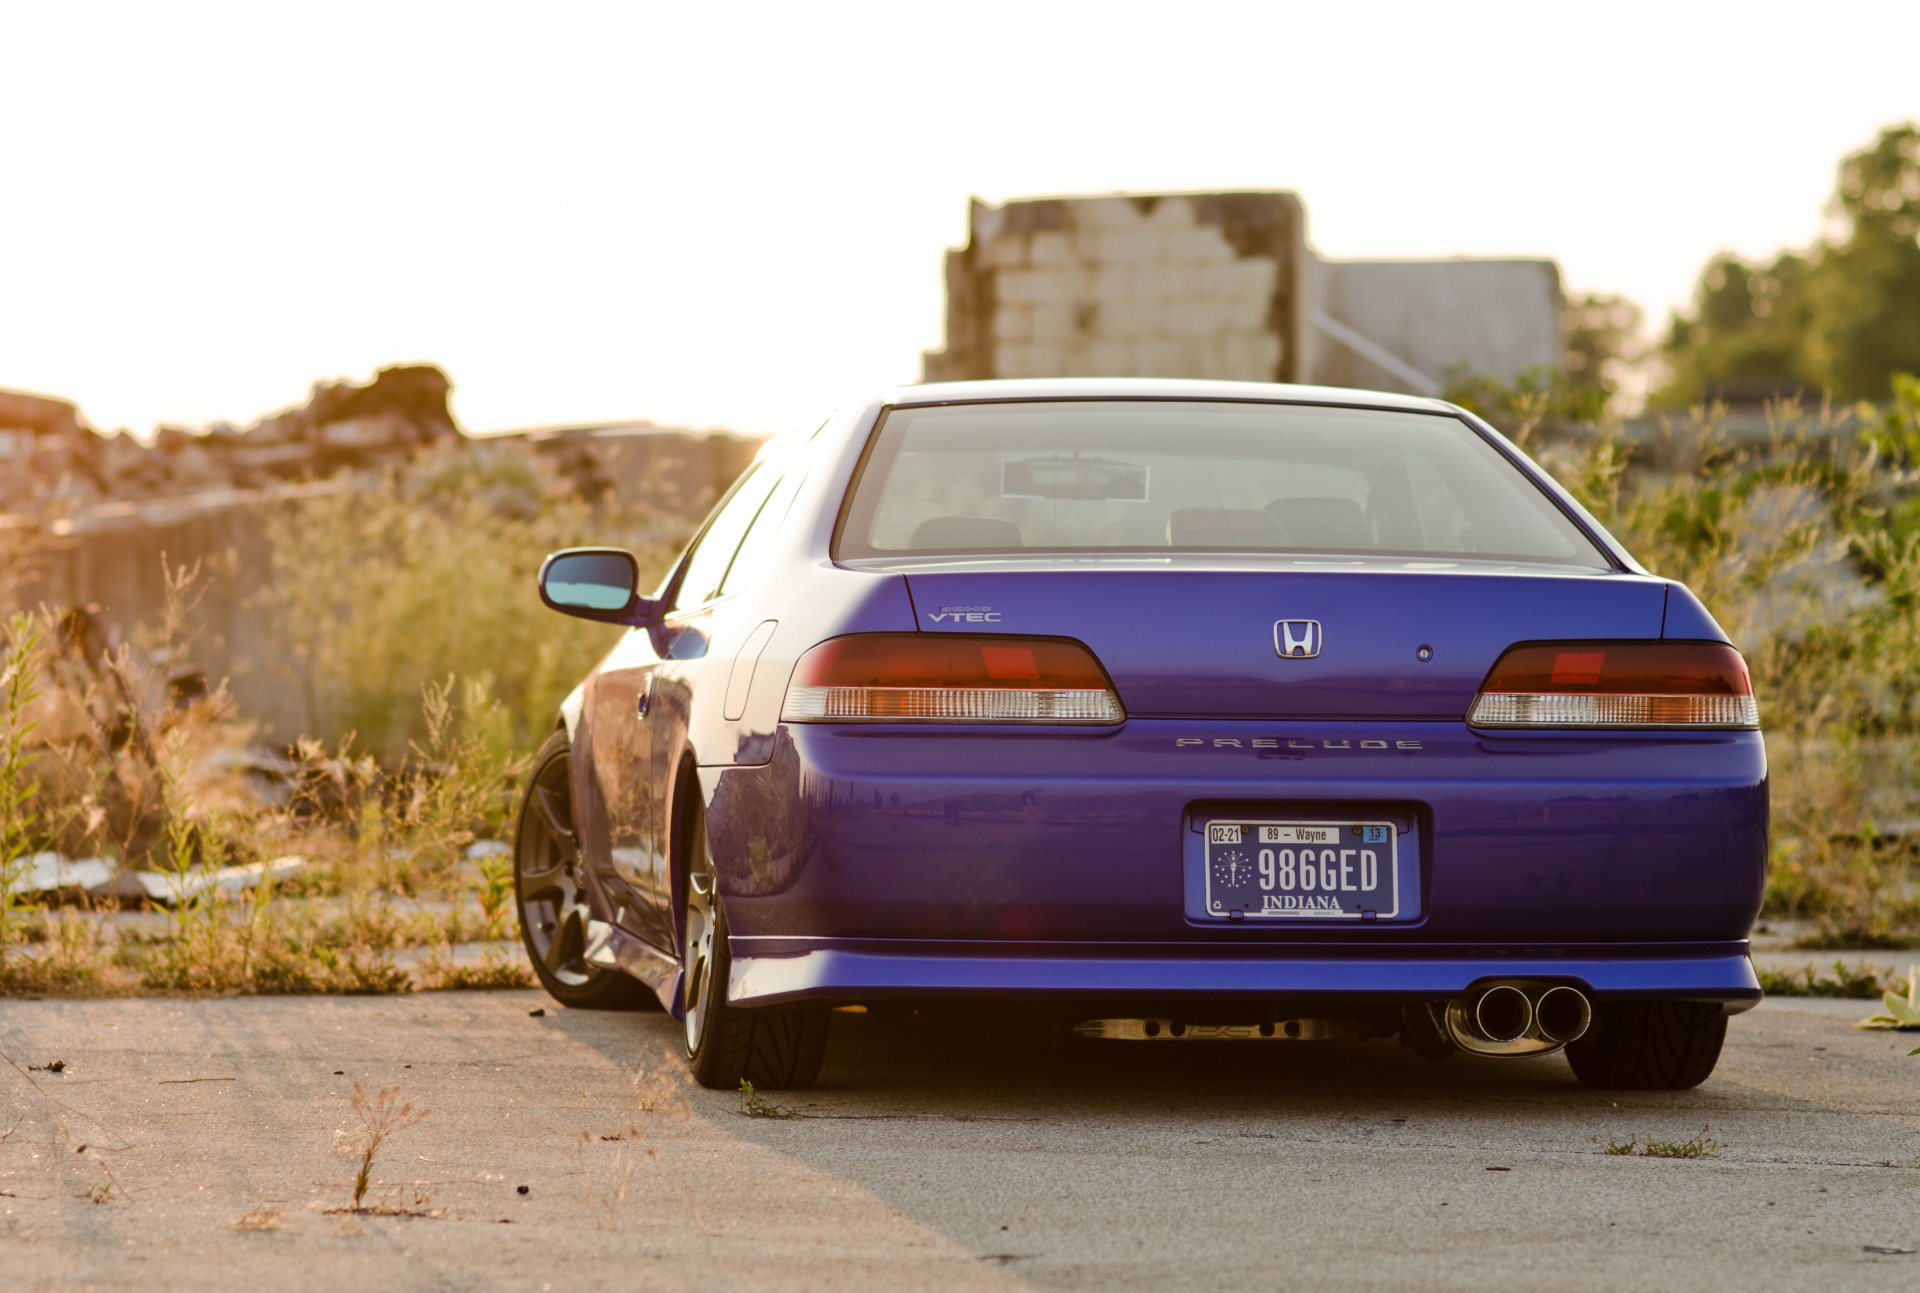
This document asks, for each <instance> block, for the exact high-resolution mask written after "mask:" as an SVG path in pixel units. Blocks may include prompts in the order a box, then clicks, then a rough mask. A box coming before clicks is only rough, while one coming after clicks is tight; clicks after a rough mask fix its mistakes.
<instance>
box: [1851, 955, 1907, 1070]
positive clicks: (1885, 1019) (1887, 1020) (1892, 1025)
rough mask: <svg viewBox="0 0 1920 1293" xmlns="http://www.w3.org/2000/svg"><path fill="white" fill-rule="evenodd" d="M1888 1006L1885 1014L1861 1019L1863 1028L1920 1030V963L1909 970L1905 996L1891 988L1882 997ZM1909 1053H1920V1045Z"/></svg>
mask: <svg viewBox="0 0 1920 1293" xmlns="http://www.w3.org/2000/svg"><path fill="white" fill-rule="evenodd" d="M1880 1002H1881V1004H1882V1005H1884V1006H1885V1007H1886V1011H1885V1013H1883V1014H1878V1015H1872V1016H1869V1017H1868V1018H1866V1019H1863V1020H1861V1021H1860V1027H1862V1028H1885V1029H1890V1030H1893V1031H1896V1032H1903V1033H1904V1032H1920V965H1916V966H1913V967H1911V968H1910V969H1908V971H1907V991H1906V995H1905V996H1901V995H1900V994H1899V993H1897V992H1894V991H1892V990H1891V989H1889V990H1888V991H1887V993H1886V995H1885V996H1883V997H1881V998H1880ZM1907 1054H1909V1055H1920V1046H1916V1047H1914V1048H1913V1049H1912V1050H1910V1051H1908V1052H1907Z"/></svg>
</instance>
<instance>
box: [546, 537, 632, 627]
mask: <svg viewBox="0 0 1920 1293" xmlns="http://www.w3.org/2000/svg"><path fill="white" fill-rule="evenodd" d="M639 578H640V563H639V562H637V561H635V560H634V559H633V554H632V553H631V552H628V551H626V550H625V549H623V548H563V549H561V550H560V551H559V552H556V553H553V554H552V555H551V556H549V557H548V558H547V559H546V560H545V561H544V562H542V563H541V565H540V600H541V601H542V602H545V603H546V604H547V606H549V607H550V608H552V609H553V610H556V611H559V612H560V613H561V614H562V615H574V616H578V617H579V618H580V619H583V620H599V621H601V622H602V623H605V624H625V625H628V626H629V627H635V626H638V625H642V624H646V623H648V622H649V621H650V620H651V619H652V616H653V611H654V604H653V603H652V602H650V601H648V600H647V599H646V598H644V597H641V596H640V595H639V594H638V593H637V592H636V591H635V590H634V585H635V584H636V583H637V582H638V581H639Z"/></svg>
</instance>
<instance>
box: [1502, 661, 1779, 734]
mask: <svg viewBox="0 0 1920 1293" xmlns="http://www.w3.org/2000/svg"><path fill="white" fill-rule="evenodd" d="M1467 722H1469V723H1471V724H1473V725H1474V726H1476V727H1758V726H1760V706H1759V704H1758V703H1757V702H1755V700H1754V698H1753V682H1752V680H1751V679H1749V678H1748V677H1747V662H1746V661H1744V660H1742V659H1741V658H1740V653H1739V652H1738V651H1735V650H1734V649H1733V648H1732V647H1730V646H1727V645H1726V644H1725V643H1722V642H1593V643H1573V642H1567V643H1554V644H1547V645H1534V646H1517V647H1512V648H1510V649H1509V650H1508V651H1507V653H1506V654H1505V655H1503V656H1501V657H1500V659H1499V661H1498V662H1497V663H1496V664H1495V665H1494V666H1493V672H1491V673H1489V674H1488V675H1487V680H1486V681H1485V682H1483V683H1481V684H1480V694H1479V695H1478V696H1476V697H1474V700H1473V708H1472V709H1471V710H1469V711H1468V713H1467Z"/></svg>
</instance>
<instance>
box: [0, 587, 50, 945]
mask: <svg viewBox="0 0 1920 1293" xmlns="http://www.w3.org/2000/svg"><path fill="white" fill-rule="evenodd" d="M0 635H4V636H3V637H0V963H3V962H4V961H5V958H6V955H7V949H8V948H9V947H11V946H12V945H13V944H14V943H16V942H19V941H20V938H21V933H22V931H21V924H22V922H23V919H24V917H25V915H26V912H27V910H28V908H27V904H26V903H25V902H23V901H22V900H21V899H20V898H19V897H18V896H17V895H16V894H15V893H14V889H13V885H14V881H15V880H16V879H17V878H18V873H19V872H20V871H21V870H22V869H23V865H24V860H25V859H24V855H25V854H27V853H29V852H30V851H31V847H32V845H33V844H34V843H36V842H37V841H36V840H35V838H34V837H35V835H36V833H37V824H36V818H35V811H34V810H35V804H34V799H35V797H36V793H37V791H38V786H37V785H35V783H34V782H33V781H32V780H31V779H30V776H29V774H30V770H31V769H32V766H33V762H34V759H35V757H36V755H35V751H33V750H32V749H30V748H29V747H28V745H27V738H28V737H30V736H32V735H33V732H34V729H35V728H36V727H37V726H38V722H37V720H35V719H34V718H33V717H32V716H31V714H30V712H29V711H30V710H31V709H32V707H33V703H34V702H35V701H36V700H38V699H39V697H40V665H41V654H42V653H41V637H42V634H41V626H40V621H39V620H38V619H36V618H35V617H33V616H31V615H24V614H16V615H12V616H9V617H8V618H7V621H6V623H5V625H4V626H0Z"/></svg>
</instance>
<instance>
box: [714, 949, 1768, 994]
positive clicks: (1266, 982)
mask: <svg viewBox="0 0 1920 1293" xmlns="http://www.w3.org/2000/svg"><path fill="white" fill-rule="evenodd" d="M760 941H762V940H753V939H738V938H736V939H735V940H734V942H733V967H732V976H731V978H730V980H729V984H728V995H729V997H730V998H731V999H732V1000H734V1001H736V1002H739V1003H741V1004H743V1005H745V1004H753V1005H772V1004H775V1003H777V1002H781V1001H801V1000H808V999H815V1000H833V999H838V1000H864V999H870V998H882V999H884V998H888V997H892V998H901V997H950V998H966V997H975V998H983V999H987V998H991V999H1000V1000H1005V999H1010V998H1024V999H1028V1000H1034V1001H1044V1000H1047V999H1049V998H1086V997H1114V998H1128V997H1160V998H1164V997H1191V998H1193V999H1195V1000H1196V1001H1197V1000H1202V999H1205V998H1208V997H1221V998H1233V997H1249V996H1272V997H1302V998H1313V999H1317V1000H1336V1001H1344V1002H1351V1003H1355V1004H1359V1003H1365V1002H1390V1001H1404V1000H1414V999H1423V998H1437V997H1452V996H1458V995H1460V994H1461V993H1463V992H1465V991H1466V990H1467V989H1468V988H1469V987H1470V986H1471V985H1472V984H1474V983H1475V982H1477V981H1479V980H1481V979H1489V978H1501V979H1535V978H1537V979H1547V980H1553V981H1556V982H1564V983H1573V984H1576V985H1578V986H1580V987H1583V988H1585V989H1586V990H1587V991H1588V992H1589V993H1590V994H1591V995H1592V996H1593V997H1594V998H1595V999H1596V1000H1598V1001H1601V1002H1606V1001H1631V1000H1646V999H1653V998H1662V999H1679V1000H1692V1001H1717V1002H1719V1003H1721V1004H1722V1005H1723V1006H1724V1007H1725V1008H1726V1009H1727V1010H1728V1011H1729V1012H1730V1013H1731V1012H1735V1011H1741V1010H1747V1009H1750V1008H1751V1007H1753V1006H1755V1005H1757V1004H1759V1001H1760V998H1761V991H1760V981H1759V979H1758V978H1757V977H1756V976H1755V974H1754V971H1753V962H1752V960H1751V959H1750V958H1749V957H1748V955H1747V951H1746V948H1745V946H1744V945H1740V944H1728V943H1724V942H1722V943H1714V944H1710V945H1704V946H1701V947H1699V948H1698V949H1696V950H1686V949H1684V948H1676V947H1672V946H1666V947H1660V948H1645V947H1639V948H1636V947H1632V946H1626V947H1615V948H1612V949H1610V950H1609V949H1607V948H1602V947H1592V946H1588V947H1575V948H1569V949H1567V950H1565V951H1564V952H1555V951H1552V950H1543V949H1540V948H1538V947H1531V948H1524V949H1512V950H1510V951H1494V950H1492V949H1488V948H1462V949H1459V950H1457V951H1454V952H1452V953H1449V952H1446V951H1444V950H1442V949H1439V948H1427V949H1414V948H1397V949H1395V950H1394V951H1393V952H1392V953H1391V954H1386V955H1382V954H1379V953H1354V952H1347V953H1345V954H1339V953H1329V952H1325V951H1312V952H1306V951H1300V950H1293V949H1290V950H1289V951H1287V952H1285V953H1275V952H1272V951H1269V950H1267V949H1252V948H1244V947H1243V948H1238V949H1235V952H1236V953H1237V954H1234V955H1224V956H1223V955H1219V954H1196V953H1195V952H1194V951H1193V950H1192V949H1191V948H1190V947H1189V948H1186V949H1183V950H1179V951H1172V950H1150V949H1148V948H1142V947H1138V946H1136V947H1134V948H1132V949H1130V950H1125V951H1122V950H1118V949H1113V950H1104V951H1092V950H1088V948H1087V945H1081V946H1080V947H1078V948H1073V949H1071V950H1067V951H1063V952H1055V953H1051V954H1043V953H1039V952H1037V951H1035V950H1032V949H1031V948H1022V949H1018V950H1012V949H1009V950H1005V951H1000V952H994V953H985V952H979V951H975V952H971V953H969V952H966V951H960V950H955V949H954V947H953V946H952V945H951V944H948V945H941V946H940V947H939V948H938V949H937V950H922V951H902V950H898V948H899V945H898V943H891V944H887V943H882V944H876V945H875V946H874V947H871V948H847V947H844V946H842V947H822V946H814V947H812V948H810V949H809V948H804V947H794V946H791V945H792V944H795V943H799V942H801V941H802V940H789V939H783V940H778V942H777V943H776V945H775V947H770V948H756V947H754V946H753V944H754V943H756V942H760ZM766 941H768V942H773V941H774V940H766ZM781 944H785V945H787V946H785V947H782V946H779V945H781ZM1263 953H1264V954H1263Z"/></svg>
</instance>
